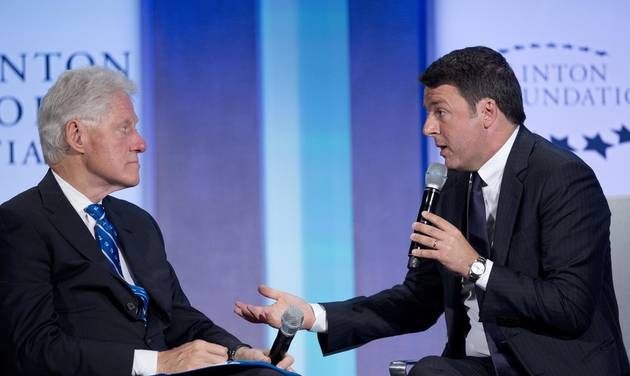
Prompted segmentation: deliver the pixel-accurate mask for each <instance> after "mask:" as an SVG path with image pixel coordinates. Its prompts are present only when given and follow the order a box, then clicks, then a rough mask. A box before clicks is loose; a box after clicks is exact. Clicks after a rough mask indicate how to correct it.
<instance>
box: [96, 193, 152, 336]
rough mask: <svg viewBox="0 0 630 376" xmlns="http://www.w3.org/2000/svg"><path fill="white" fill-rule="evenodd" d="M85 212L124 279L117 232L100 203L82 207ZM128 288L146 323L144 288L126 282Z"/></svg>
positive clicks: (118, 272)
mask: <svg viewBox="0 0 630 376" xmlns="http://www.w3.org/2000/svg"><path fill="white" fill-rule="evenodd" d="M84 210H85V212H86V213H88V214H89V215H90V216H91V217H92V218H94V219H95V220H96V225H95V226H94V235H95V237H96V240H97V241H98V244H99V246H100V247H101V251H103V254H104V255H105V257H106V258H107V260H108V261H109V263H110V264H111V266H112V268H113V269H114V270H115V271H116V273H117V274H118V276H120V278H122V279H123V280H124V279H125V278H124V277H123V274H122V268H121V266H120V256H119V253H118V250H119V248H120V247H119V246H118V234H117V233H116V229H115V228H114V226H113V225H112V223H111V222H110V221H108V220H107V216H106V215H105V208H104V207H103V205H101V204H92V205H89V206H88V207H87V208H85V209H84ZM127 285H128V286H129V289H131V291H132V292H133V293H134V295H135V296H136V297H137V298H138V299H139V300H140V302H141V303H142V304H140V305H138V307H139V308H138V314H139V316H140V318H141V319H142V321H144V325H145V326H146V325H147V309H148V307H149V295H148V294H147V292H146V290H145V289H144V288H142V287H140V286H137V285H132V284H131V283H127Z"/></svg>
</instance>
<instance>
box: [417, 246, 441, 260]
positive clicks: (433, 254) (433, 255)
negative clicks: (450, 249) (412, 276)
mask: <svg viewBox="0 0 630 376" xmlns="http://www.w3.org/2000/svg"><path fill="white" fill-rule="evenodd" d="M411 254H412V255H414V256H416V257H420V258H426V259H433V260H437V259H438V258H439V256H440V253H439V251H435V250H432V249H420V248H416V249H414V250H413V251H411Z"/></svg>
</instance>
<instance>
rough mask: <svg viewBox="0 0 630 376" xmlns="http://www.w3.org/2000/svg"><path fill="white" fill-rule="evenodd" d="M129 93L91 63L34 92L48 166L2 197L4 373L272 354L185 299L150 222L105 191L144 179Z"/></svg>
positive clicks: (118, 78)
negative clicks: (31, 182)
mask: <svg viewBox="0 0 630 376" xmlns="http://www.w3.org/2000/svg"><path fill="white" fill-rule="evenodd" d="M134 90H135V85H134V84H133V83H132V82H131V81H129V80H128V79H127V78H126V77H125V76H123V75H122V74H121V73H118V72H114V71H111V70H109V69H106V68H101V67H90V68H83V69H77V70H71V71H67V72H64V73H63V74H62V75H61V76H60V77H59V79H58V80H57V82H56V83H55V84H54V85H53V86H52V87H51V88H50V90H49V91H48V93H47V94H46V96H44V98H43V100H42V103H41V106H40V109H39V116H38V125H39V133H40V140H41V144H42V150H43V152H44V157H45V159H46V163H48V165H49V166H50V170H49V171H48V173H47V174H46V176H45V177H44V179H43V180H42V181H41V182H40V183H39V185H38V186H37V187H34V188H31V189H29V190H28V191H26V192H23V193H21V194H19V195H18V196H16V197H14V198H13V199H11V200H9V201H7V202H5V203H4V204H2V205H1V206H0V374H2V375H25V376H33V375H108V376H111V375H127V376H128V375H132V374H133V375H153V374H156V373H175V372H182V371H187V370H191V369H196V368H202V367H205V366H209V365H212V364H217V363H223V362H225V361H227V360H228V359H229V360H259V361H266V362H269V361H270V359H269V357H268V356H267V353H266V352H264V351H262V350H259V349H253V348H251V347H250V346H248V345H246V344H244V343H242V342H241V341H240V340H239V339H237V338H236V337H234V336H233V335H231V334H230V333H228V332H227V331H226V330H224V329H222V328H221V327H219V326H218V325H216V324H215V323H213V322H212V321H211V320H210V319H208V318H207V317H206V316H205V315H204V314H203V313H201V312H199V311H197V310H196V309H194V308H193V307H192V306H191V305H190V303H189V302H188V299H187V298H186V295H185V294H184V292H183V291H182V289H181V287H180V285H179V281H178V279H177V276H176V275H175V271H174V270H173V268H172V267H171V265H170V263H169V262H168V260H167V257H166V252H165V250H164V240H163V238H162V233H161V232H160V229H159V227H158V225H157V223H156V222H155V220H154V219H153V218H152V217H151V216H150V215H149V214H148V213H147V212H145V211H144V210H142V209H140V208H139V207H137V206H135V205H133V204H131V203H129V202H126V201H123V200H119V199H116V198H114V197H111V196H109V194H110V193H112V192H114V191H117V190H120V189H123V188H127V187H132V186H135V185H137V184H138V183H139V179H140V177H139V154H140V153H142V152H144V150H145V148H146V146H145V143H144V140H143V139H142V137H141V136H140V134H139V133H138V130H137V129H136V125H137V122H138V119H137V117H136V114H135V111H134V109H133V104H132V102H131V96H130V95H131V94H132V93H133V92H134ZM291 362H292V359H291V357H290V356H287V357H286V358H284V359H283V360H282V361H281V362H280V364H279V366H280V367H288V366H289V365H290V364H291ZM238 374H239V375H277V374H278V373H277V372H275V371H272V370H256V369H254V370H252V371H245V372H244V373H238Z"/></svg>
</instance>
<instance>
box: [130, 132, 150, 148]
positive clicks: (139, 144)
mask: <svg viewBox="0 0 630 376" xmlns="http://www.w3.org/2000/svg"><path fill="white" fill-rule="evenodd" d="M131 149H132V150H133V151H135V152H138V153H144V152H145V150H147V145H146V143H145V142H144V139H143V138H142V136H140V133H138V131H137V130H136V131H135V135H134V140H133V144H132V147H131Z"/></svg>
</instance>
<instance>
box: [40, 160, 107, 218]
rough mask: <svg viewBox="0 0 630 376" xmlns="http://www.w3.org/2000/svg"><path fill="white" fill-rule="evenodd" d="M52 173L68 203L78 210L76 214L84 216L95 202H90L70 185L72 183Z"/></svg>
mask: <svg viewBox="0 0 630 376" xmlns="http://www.w3.org/2000/svg"><path fill="white" fill-rule="evenodd" d="M51 171H52V173H53V176H54V177H55V180H57V183H59V187H61V191H62V192H63V194H64V196H66V198H67V199H68V201H70V205H72V207H73V208H74V210H76V212H77V213H79V215H80V216H83V215H84V214H85V211H84V210H83V209H85V208H87V207H88V205H92V204H93V202H92V201H90V199H89V198H87V197H85V195H84V194H83V193H81V192H79V191H78V190H77V189H76V188H75V187H73V186H72V185H70V183H68V182H67V181H65V180H63V178H62V177H61V176H59V175H57V173H56V172H55V171H54V170H51ZM101 202H102V201H99V202H98V203H99V204H100V203H101Z"/></svg>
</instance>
